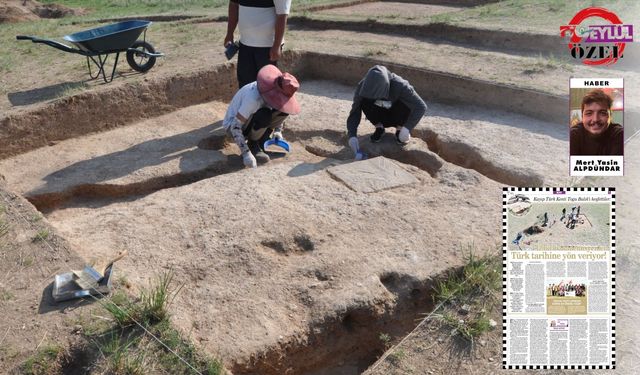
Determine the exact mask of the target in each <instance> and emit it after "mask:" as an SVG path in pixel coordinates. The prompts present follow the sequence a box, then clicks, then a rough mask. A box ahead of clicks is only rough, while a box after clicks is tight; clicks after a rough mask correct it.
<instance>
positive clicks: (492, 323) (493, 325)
mask: <svg viewBox="0 0 640 375" xmlns="http://www.w3.org/2000/svg"><path fill="white" fill-rule="evenodd" d="M489 325H490V326H491V327H493V328H495V327H496V326H497V325H498V323H496V321H495V320H493V319H489Z"/></svg>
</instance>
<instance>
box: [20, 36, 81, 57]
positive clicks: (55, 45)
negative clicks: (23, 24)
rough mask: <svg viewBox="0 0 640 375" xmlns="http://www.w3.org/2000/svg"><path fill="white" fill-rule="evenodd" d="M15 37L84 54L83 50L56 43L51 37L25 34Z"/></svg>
mask: <svg viewBox="0 0 640 375" xmlns="http://www.w3.org/2000/svg"><path fill="white" fill-rule="evenodd" d="M16 39H17V40H30V41H32V42H33V43H42V44H46V45H48V46H49V47H53V48H57V49H59V50H61V51H65V52H70V53H78V54H80V55H84V54H85V53H83V51H81V50H79V49H75V48H71V47H69V46H68V45H66V44H62V43H58V42H56V41H55V40H51V39H40V38H37V37H35V36H27V35H18V36H16Z"/></svg>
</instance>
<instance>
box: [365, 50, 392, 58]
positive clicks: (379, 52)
mask: <svg viewBox="0 0 640 375" xmlns="http://www.w3.org/2000/svg"><path fill="white" fill-rule="evenodd" d="M363 56H364V57H376V56H388V55H387V53H386V52H385V51H383V50H381V49H377V48H374V49H370V48H367V49H366V50H364V53H363Z"/></svg>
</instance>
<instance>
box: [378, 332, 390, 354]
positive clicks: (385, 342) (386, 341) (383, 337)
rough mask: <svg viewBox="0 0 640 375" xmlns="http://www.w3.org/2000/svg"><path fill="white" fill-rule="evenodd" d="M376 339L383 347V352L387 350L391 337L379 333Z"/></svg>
mask: <svg viewBox="0 0 640 375" xmlns="http://www.w3.org/2000/svg"><path fill="white" fill-rule="evenodd" d="M378 339H379V340H380V342H381V343H382V344H383V345H384V348H385V350H387V349H389V347H390V346H391V335H389V334H387V333H384V332H381V333H380V335H378Z"/></svg>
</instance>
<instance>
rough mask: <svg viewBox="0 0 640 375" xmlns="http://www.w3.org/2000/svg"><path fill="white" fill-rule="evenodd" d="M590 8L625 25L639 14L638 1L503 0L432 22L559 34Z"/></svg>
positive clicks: (454, 13) (436, 17) (442, 15)
mask: <svg viewBox="0 0 640 375" xmlns="http://www.w3.org/2000/svg"><path fill="white" fill-rule="evenodd" d="M591 6H601V7H605V8H607V9H609V10H611V11H613V12H615V13H616V14H618V16H620V17H621V18H622V21H623V22H625V23H632V22H633V20H634V18H636V19H637V16H638V15H640V2H637V1H625V0H613V1H607V0H579V1H565V0H505V1H500V2H497V3H491V4H486V5H481V6H477V7H473V8H469V9H465V10H463V11H460V12H450V13H444V14H439V15H435V16H433V17H432V18H431V20H432V21H433V22H436V20H440V21H441V22H446V23H453V24H459V25H463V24H465V23H471V24H478V25H482V26H483V27H487V28H496V25H498V26H499V27H500V28H504V29H518V30H526V31H528V32H537V33H541V34H558V35H559V33H560V30H559V26H560V25H564V24H566V23H568V21H569V20H571V18H573V16H574V15H575V14H576V13H577V12H578V11H580V10H581V9H584V8H587V7H591ZM634 15H635V17H634Z"/></svg>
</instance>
